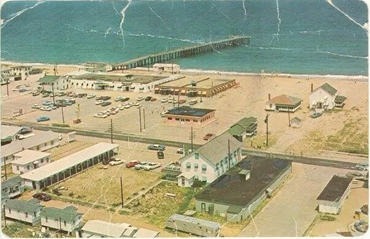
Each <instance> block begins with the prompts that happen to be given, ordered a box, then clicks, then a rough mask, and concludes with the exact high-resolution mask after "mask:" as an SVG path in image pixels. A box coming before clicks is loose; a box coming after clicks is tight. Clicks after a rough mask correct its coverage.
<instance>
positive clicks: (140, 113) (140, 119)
mask: <svg viewBox="0 0 370 239" xmlns="http://www.w3.org/2000/svg"><path fill="white" fill-rule="evenodd" d="M138 110H139V123H140V132H142V129H141V107H139V108H138Z"/></svg>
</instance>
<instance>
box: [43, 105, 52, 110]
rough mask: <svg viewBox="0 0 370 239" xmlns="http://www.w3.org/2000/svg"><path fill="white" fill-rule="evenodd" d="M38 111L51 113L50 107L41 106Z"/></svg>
mask: <svg viewBox="0 0 370 239" xmlns="http://www.w3.org/2000/svg"><path fill="white" fill-rule="evenodd" d="M40 110H42V111H51V110H52V108H51V107H50V106H41V107H40Z"/></svg>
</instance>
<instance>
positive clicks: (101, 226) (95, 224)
mask: <svg viewBox="0 0 370 239" xmlns="http://www.w3.org/2000/svg"><path fill="white" fill-rule="evenodd" d="M129 227H131V225H130V224H127V223H122V224H118V223H111V222H105V221H100V220H89V221H88V222H87V223H86V224H85V225H84V226H83V228H82V230H83V231H85V232H91V233H94V234H100V235H104V236H107V237H114V238H118V237H121V236H122V234H123V232H124V231H125V230H126V229H127V228H129Z"/></svg>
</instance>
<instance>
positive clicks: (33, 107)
mask: <svg viewBox="0 0 370 239" xmlns="http://www.w3.org/2000/svg"><path fill="white" fill-rule="evenodd" d="M40 107H41V106H40V105H39V104H33V105H32V109H40Z"/></svg>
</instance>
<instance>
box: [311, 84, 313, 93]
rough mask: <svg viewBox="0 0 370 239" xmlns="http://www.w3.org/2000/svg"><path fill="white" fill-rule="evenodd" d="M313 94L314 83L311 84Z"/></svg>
mask: <svg viewBox="0 0 370 239" xmlns="http://www.w3.org/2000/svg"><path fill="white" fill-rule="evenodd" d="M311 92H313V83H311Z"/></svg>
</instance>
